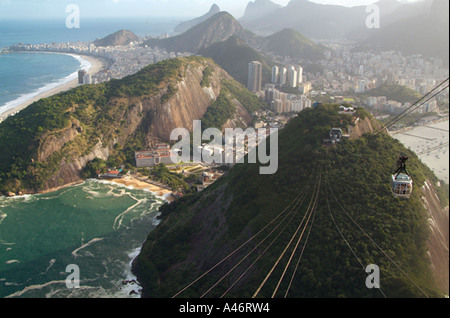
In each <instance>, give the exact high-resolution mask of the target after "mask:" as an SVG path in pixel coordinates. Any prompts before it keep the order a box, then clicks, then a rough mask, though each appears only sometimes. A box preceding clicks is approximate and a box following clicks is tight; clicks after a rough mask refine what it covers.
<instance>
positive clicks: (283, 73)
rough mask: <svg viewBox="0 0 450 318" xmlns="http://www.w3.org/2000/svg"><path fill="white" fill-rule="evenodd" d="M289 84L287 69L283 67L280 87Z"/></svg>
mask: <svg viewBox="0 0 450 318" xmlns="http://www.w3.org/2000/svg"><path fill="white" fill-rule="evenodd" d="M286 82H287V69H286V68H285V67H282V68H281V69H280V86H283V85H286Z"/></svg>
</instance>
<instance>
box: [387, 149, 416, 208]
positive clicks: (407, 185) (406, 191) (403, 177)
mask: <svg viewBox="0 0 450 318" xmlns="http://www.w3.org/2000/svg"><path fill="white" fill-rule="evenodd" d="M408 159H409V158H408V157H406V156H402V157H400V158H399V159H398V161H397V171H395V173H394V174H393V175H392V181H391V188H392V193H393V194H394V196H395V197H397V198H404V199H409V198H410V197H411V194H412V191H413V179H412V178H411V176H410V175H409V173H408V171H407V170H406V162H407V161H408Z"/></svg>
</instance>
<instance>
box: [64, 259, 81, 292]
mask: <svg viewBox="0 0 450 318" xmlns="http://www.w3.org/2000/svg"><path fill="white" fill-rule="evenodd" d="M66 273H70V275H69V276H67V278H66V287H67V288H68V289H78V288H80V268H79V267H78V265H75V264H70V265H68V266H67V267H66Z"/></svg>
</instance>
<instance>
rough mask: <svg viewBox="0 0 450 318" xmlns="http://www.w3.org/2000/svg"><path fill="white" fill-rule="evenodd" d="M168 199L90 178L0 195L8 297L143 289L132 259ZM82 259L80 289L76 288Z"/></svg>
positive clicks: (0, 265) (3, 281)
mask: <svg viewBox="0 0 450 318" xmlns="http://www.w3.org/2000/svg"><path fill="white" fill-rule="evenodd" d="M163 202H164V200H163V198H159V197H156V196H155V195H154V194H152V193H151V192H148V191H143V190H135V189H130V188H127V187H124V186H121V185H116V184H113V183H107V182H99V181H95V180H89V181H86V182H85V183H83V184H81V185H78V186H74V187H70V188H66V189H63V190H59V191H57V192H54V193H49V194H44V195H31V196H23V197H17V198H0V297H32V298H43V297H52V298H59V297H61V298H66V297H77V298H85V297H90V298H93V297H95V298H98V297H109V298H110V297H120V298H124V297H138V296H130V292H131V291H136V292H138V291H139V286H138V285H136V284H123V281H124V280H126V281H131V280H133V279H134V277H133V275H132V274H131V261H132V260H133V258H134V257H136V256H137V254H138V252H139V249H140V247H141V246H142V243H143V242H144V241H145V239H146V237H147V235H148V234H149V233H150V232H151V230H152V229H153V228H154V227H155V226H156V225H157V220H156V217H157V215H158V208H159V206H160V205H161V204H162V203H163ZM71 264H75V265H77V266H78V268H79V271H80V288H78V289H68V288H67V286H66V279H67V278H68V276H69V275H70V274H71V273H72V272H66V267H67V266H68V265H71Z"/></svg>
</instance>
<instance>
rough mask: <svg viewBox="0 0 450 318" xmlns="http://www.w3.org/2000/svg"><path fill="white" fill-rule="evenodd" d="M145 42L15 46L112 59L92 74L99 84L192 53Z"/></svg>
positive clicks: (17, 46) (30, 49)
mask: <svg viewBox="0 0 450 318" xmlns="http://www.w3.org/2000/svg"><path fill="white" fill-rule="evenodd" d="M141 44H142V42H136V43H131V44H129V45H124V46H111V47H96V46H95V45H94V44H93V43H91V42H73V43H52V44H26V45H24V44H18V45H15V46H12V47H11V49H12V50H16V51H33V52H39V51H42V52H59V53H69V54H80V55H90V56H93V57H98V58H101V59H103V60H105V61H107V62H108V67H107V68H106V69H105V70H103V71H101V72H99V73H97V74H95V75H94V74H92V76H91V79H90V83H91V84H98V83H103V82H107V81H109V80H111V79H121V78H124V77H126V76H129V75H132V74H135V73H136V72H138V71H140V70H141V69H142V68H144V67H146V66H148V65H150V64H155V63H158V62H160V61H163V60H167V59H171V58H175V57H182V56H189V55H192V54H191V53H176V52H167V51H166V50H164V49H159V48H151V47H147V46H141Z"/></svg>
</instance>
